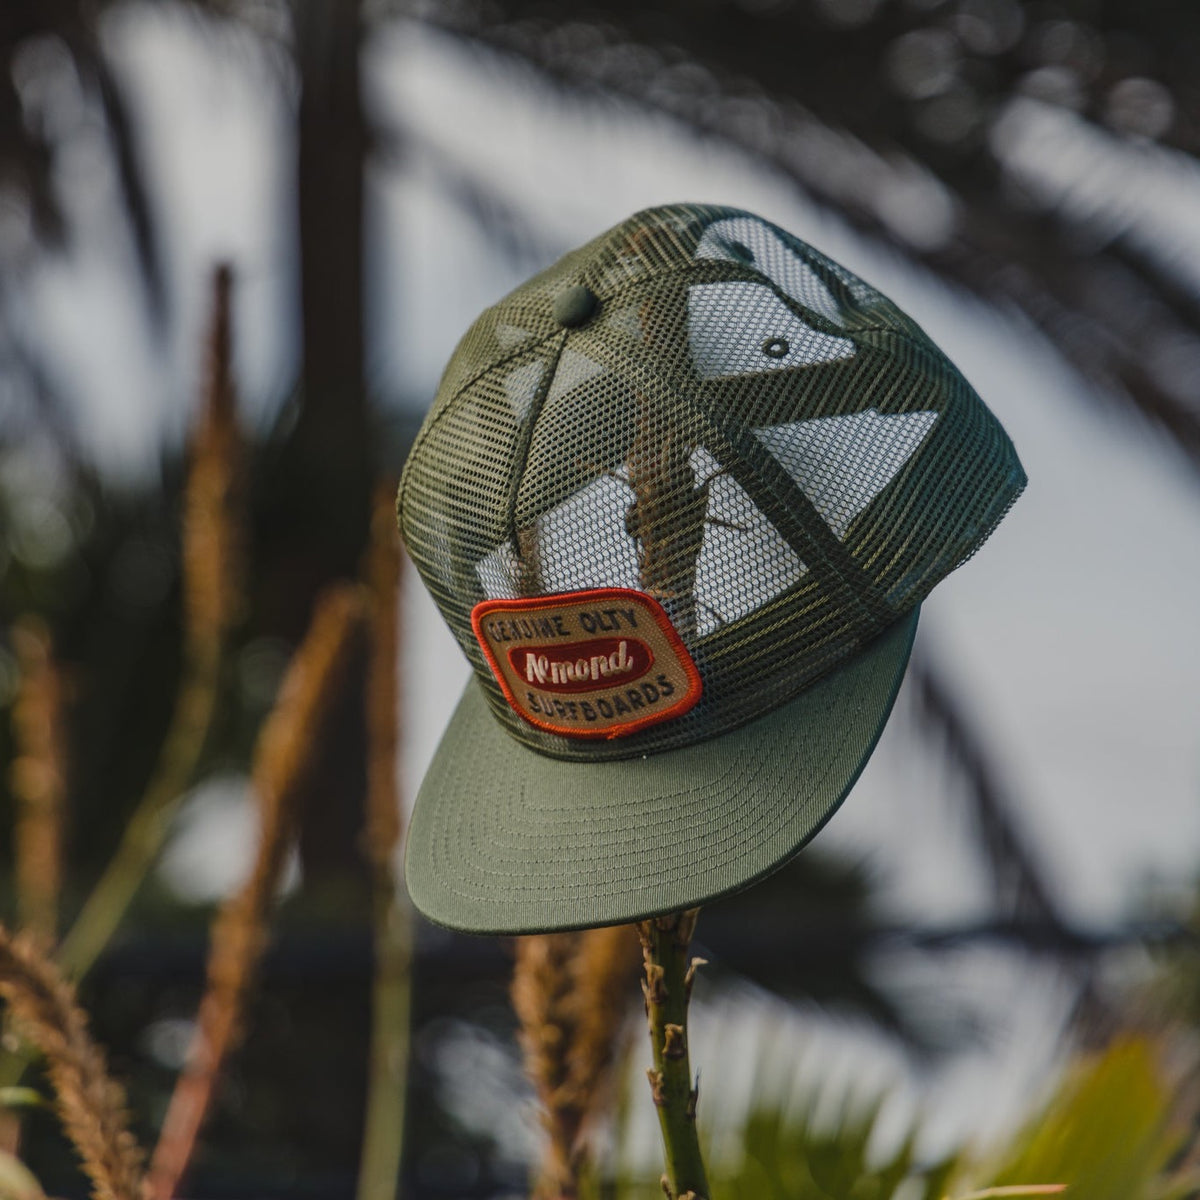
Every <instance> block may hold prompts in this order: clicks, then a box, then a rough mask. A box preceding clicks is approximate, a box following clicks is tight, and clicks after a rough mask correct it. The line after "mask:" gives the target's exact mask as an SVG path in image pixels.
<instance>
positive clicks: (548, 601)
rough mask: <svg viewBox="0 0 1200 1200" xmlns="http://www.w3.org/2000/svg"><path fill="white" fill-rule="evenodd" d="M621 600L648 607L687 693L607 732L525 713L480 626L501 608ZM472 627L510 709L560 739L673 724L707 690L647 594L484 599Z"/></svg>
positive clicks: (610, 591) (606, 736)
mask: <svg viewBox="0 0 1200 1200" xmlns="http://www.w3.org/2000/svg"><path fill="white" fill-rule="evenodd" d="M621 599H625V600H637V601H638V602H639V603H641V604H643V605H645V607H646V609H647V611H648V612H649V613H650V615H651V616H652V617H653V618H654V620H655V623H656V624H657V625H658V627H659V629H660V630H661V631H662V633H663V635H664V636H665V637H666V639H667V642H668V644H669V645H670V647H671V649H672V650H674V651H675V653H676V654H677V655H678V657H679V661H680V663H681V664H682V665H683V669H684V673H685V674H686V675H687V680H688V686H687V691H686V692H684V694H683V695H682V696H681V697H680V698H679V699H678V700H677V701H676V702H675V703H674V704H672V705H671V706H670V708H666V709H664V710H663V711H662V712H657V713H651V714H650V715H649V716H645V717H638V718H636V719H635V720H632V721H620V722H618V723H617V724H615V725H610V726H609V727H608V728H607V729H596V730H586V729H581V730H579V731H578V732H576V731H574V730H565V729H563V728H561V727H560V726H558V725H553V724H551V723H550V722H548V721H539V720H538V719H537V718H536V717H532V716H530V715H529V714H528V713H526V712H525V711H523V710H522V708H521V706H520V704H519V703H518V701H517V699H516V697H515V696H514V695H513V691H512V689H511V688H510V687H509V686H508V680H507V679H505V677H504V672H503V671H502V670H501V669H500V664H499V662H498V661H497V659H496V656H495V655H494V654H493V653H492V648H491V646H489V645H488V643H487V639H486V638H485V637H484V636H483V632H482V630H481V628H480V626H481V625H482V623H483V620H484V618H485V617H487V616H489V615H490V614H491V613H493V612H496V611H497V610H498V609H502V608H503V609H508V610H509V611H516V612H524V611H525V610H527V609H537V608H548V607H553V606H554V605H555V604H573V603H575V602H577V601H578V602H586V601H590V600H621ZM471 628H472V629H473V630H474V632H475V640H476V641H477V642H478V643H479V648H480V649H481V650H482V651H483V656H484V658H486V659H487V662H488V666H490V667H491V669H492V675H493V676H494V677H495V679H496V682H497V683H498V684H499V685H500V690H501V691H502V692H503V693H504V698H505V700H507V701H508V706H509V708H511V709H512V710H513V712H515V713H516V714H517V716H518V717H520V718H521V719H522V720H523V721H525V722H527V723H528V724H530V725H533V726H535V727H536V728H538V729H541V730H544V731H545V732H546V733H554V734H557V735H558V736H559V737H566V738H573V739H578V740H581V741H600V740H603V741H612V740H613V739H614V738H619V737H628V736H629V735H630V734H631V733H637V732H638V731H639V730H641V729H645V728H647V727H648V726H650V725H661V724H662V723H663V722H664V721H671V720H674V718H675V717H681V716H683V714H684V713H685V712H688V711H689V710H690V709H692V708H694V707H695V706H696V704H697V702H698V701H699V700H700V695H701V693H702V692H703V690H704V681H703V680H702V679H701V678H700V672H699V670H698V669H697V667H696V664H695V663H694V662H693V661H692V656H691V655H690V654H689V653H688V649H687V647H686V646H685V645H684V644H683V639H682V638H681V637H680V636H679V633H678V631H677V630H676V628H675V626H674V625H672V624H671V618H670V617H668V616H667V614H666V612H665V611H664V610H663V606H662V605H661V604H659V602H658V601H657V600H655V598H654V597H653V596H651V595H650V594H649V593H648V592H639V591H637V590H635V589H634V588H591V589H590V590H587V591H582V592H556V593H554V594H551V595H545V596H521V597H518V598H517V599H515V600H481V601H480V602H479V603H478V604H476V605H475V607H474V608H473V609H471Z"/></svg>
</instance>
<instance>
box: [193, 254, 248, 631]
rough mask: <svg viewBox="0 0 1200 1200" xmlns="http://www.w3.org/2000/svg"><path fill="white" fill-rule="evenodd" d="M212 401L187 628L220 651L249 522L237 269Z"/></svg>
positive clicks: (217, 339)
mask: <svg viewBox="0 0 1200 1200" xmlns="http://www.w3.org/2000/svg"><path fill="white" fill-rule="evenodd" d="M212 288H213V295H212V305H213V309H212V318H211V327H210V332H209V342H208V366H207V372H206V374H207V380H206V383H205V389H204V406H203V410H202V412H201V415H200V421H199V424H198V426H197V428H196V432H195V434H194V436H193V439H192V447H191V463H190V469H189V471H188V477H187V484H186V486H185V488H184V496H183V608H184V630H185V636H186V638H187V641H188V643H189V648H190V650H191V652H192V653H196V654H201V655H207V654H215V653H217V652H218V650H219V647H220V643H221V641H222V639H223V638H224V636H225V634H226V633H227V632H228V630H229V628H230V626H231V625H232V624H233V623H234V622H235V621H236V619H237V618H238V616H239V615H240V609H241V606H242V586H241V583H242V573H243V571H242V567H243V562H242V560H243V545H242V527H241V523H240V522H239V521H238V520H236V519H235V517H234V514H236V513H239V512H240V511H241V508H242V503H241V501H242V496H241V492H242V485H243V471H244V457H245V451H244V446H243V439H242V434H241V431H240V430H239V428H238V420H237V399H236V393H235V390H234V385H233V345H232V338H233V335H232V313H231V304H230V302H231V296H232V290H233V273H232V271H231V270H230V268H229V267H228V266H227V265H225V264H222V265H221V266H219V267H218V268H217V269H216V271H215V272H214V273H213V283H212Z"/></svg>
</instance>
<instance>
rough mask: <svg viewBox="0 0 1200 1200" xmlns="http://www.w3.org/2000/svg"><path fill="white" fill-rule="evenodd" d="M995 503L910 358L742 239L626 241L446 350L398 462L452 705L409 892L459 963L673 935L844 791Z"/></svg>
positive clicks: (951, 416)
mask: <svg viewBox="0 0 1200 1200" xmlns="http://www.w3.org/2000/svg"><path fill="white" fill-rule="evenodd" d="M1024 484H1025V475H1024V472H1023V471H1022V469H1021V465H1020V462H1019V461H1018V459H1017V456H1016V453H1015V451H1014V449H1013V447H1012V444H1011V442H1010V441H1009V439H1008V437H1007V436H1006V434H1005V433H1004V430H1003V429H1002V428H1001V426H1000V424H999V423H998V422H997V421H996V419H995V417H993V415H992V414H991V413H990V412H989V410H988V409H987V407H986V406H985V405H984V403H983V401H982V400H980V398H979V396H978V395H977V394H976V393H975V392H974V391H973V390H972V388H971V387H970V385H969V384H968V383H967V382H966V380H965V379H964V378H963V376H962V375H961V374H960V373H959V372H958V370H957V369H956V368H955V367H954V366H953V364H951V362H950V361H949V360H948V359H947V358H946V356H945V355H944V354H942V353H941V351H939V350H938V348H937V347H936V346H935V345H934V344H933V343H932V342H931V341H930V339H929V338H928V337H927V336H926V335H925V334H924V333H923V332H922V331H921V329H920V328H919V327H918V326H917V325H916V323H915V322H913V321H912V320H911V319H910V318H909V317H907V316H906V315H905V314H904V313H902V312H901V311H900V310H899V309H898V308H897V307H896V306H895V305H894V304H892V303H891V302H890V301H889V300H887V299H886V298H885V297H884V296H882V295H880V293H879V292H877V291H875V289H874V288H872V287H870V286H868V285H867V284H866V283H864V282H863V281H862V280H861V279H859V278H858V277H857V276H855V275H853V274H852V273H851V272H849V271H847V270H846V269H844V268H843V267H840V266H839V265H838V264H836V263H835V262H833V261H831V260H830V259H829V258H827V257H825V256H824V255H823V254H821V253H820V252H818V251H817V250H814V249H813V248H812V247H811V246H808V245H807V244H805V243H804V242H802V241H800V240H799V239H798V238H796V237H793V236H792V235H791V234H789V233H786V232H785V231H783V230H782V229H779V228H778V227H776V226H775V225H773V224H771V223H770V222H768V221H765V220H763V219H761V218H759V217H756V216H754V215H752V214H750V213H747V212H743V211H740V210H738V209H732V208H719V207H712V206H705V205H695V204H678V205H670V206H667V207H662V208H654V209H649V210H647V211H644V212H640V213H637V214H636V215H635V216H633V217H631V218H630V219H629V220H627V221H625V222H624V223H622V224H621V225H618V226H616V227H615V228H614V229H612V230H610V231H608V232H607V233H604V234H602V235H601V236H600V237H598V238H596V239H595V240H593V241H591V242H589V243H588V244H587V245H585V246H583V247H582V248H581V249H578V250H576V251H574V252H572V253H570V254H568V255H566V256H565V257H564V258H562V259H561V260H560V261H559V262H557V263H556V264H555V265H554V266H552V267H550V268H549V269H548V270H546V271H544V272H542V273H541V274H539V275H537V276H535V277H534V278H533V279H531V280H529V281H528V282H527V283H525V284H523V285H522V286H521V287H519V288H517V289H516V290H515V291H514V292H512V293H511V294H510V295H508V296H507V297H505V298H504V299H503V300H501V301H500V302H499V303H497V304H495V305H493V306H492V307H491V308H489V309H488V310H487V311H486V312H484V313H483V315H482V316H480V317H479V318H478V320H477V321H476V322H475V323H474V325H473V326H472V327H471V328H470V330H468V332H467V333H466V335H465V336H464V337H463V339H462V341H461V342H460V343H459V345H458V348H457V349H456V350H455V352H454V355H453V357H452V358H451V360H450V363H449V365H448V366H447V368H446V371H445V373H444V375H443V377H442V381H441V384H440V387H439V389H438V393H437V397H436V399H435V401H434V404H433V407H432V409H431V411H430V413H429V415H428V417H427V418H426V420H425V422H424V424H423V426H422V427H421V430H420V432H419V433H418V435H417V438H416V440H415V442H414V444H413V448H412V451H411V453H410V455H409V458H408V461H407V463H406V465H405V469H404V473H403V476H402V479H401V482H400V491H399V496H398V500H397V509H398V515H399V521H400V528H401V532H402V534H403V537H404V541H405V543H406V544H407V547H408V550H409V553H410V555H411V556H412V559H413V562H414V563H415V564H416V567H417V569H418V571H419V572H420V574H421V577H422V579H423V581H424V583H425V584H426V586H427V587H428V589H429V591H430V593H431V595H432V597H433V599H434V601H435V602H436V604H437V606H438V608H439V609H440V611H441V614H442V616H443V617H444V619H445V621H446V623H447V625H448V626H449V627H450V630H451V632H452V633H453V635H454V637H455V638H456V639H457V641H458V643H459V645H460V646H461V647H462V650H463V652H464V653H465V655H466V656H467V659H468V660H469V662H470V664H471V667H472V668H473V675H472V677H471V678H470V679H469V680H468V683H467V686H466V690H465V692H464V694H463V696H462V699H461V701H460V703H459V705H458V708H457V710H456V711H455V713H454V715H453V717H452V718H451V721H450V724H449V727H448V728H447V730H446V732H445V735H444V736H443V738H442V741H441V743H440V745H439V746H438V748H437V751H436V753H435V755H434V758H433V761H432V763H431V765H430V767H429V770H428V772H427V773H426V776H425V779H424V782H423V783H422V786H421V788H420V791H419V794H418V796H417V799H416V804H415V808H414V812H413V815H412V820H411V824H410V829H409V835H408V850H407V859H406V875H407V882H408V887H409V890H410V892H411V894H412V898H413V901H414V903H415V904H416V906H417V908H418V909H419V910H420V911H421V912H423V913H424V914H425V915H426V916H428V917H430V918H431V919H432V920H434V921H436V922H439V923H440V924H443V925H447V926H450V927H452V928H456V929H462V930H468V931H473V932H479V933H533V932H542V931H548V930H558V929H572V928H582V927H587V926H594V925H606V924H615V923H618V922H624V921H632V920H636V919H641V918H644V917H648V916H651V915H656V914H660V913H666V912H672V911H676V910H679V909H684V908H691V907H694V906H696V905H699V904H701V903H704V902H707V901H709V900H712V899H715V898H716V897H718V896H721V895H724V894H726V893H729V892H733V891H736V890H738V889H740V888H743V887H746V886H747V885H748V884H750V883H752V882H753V881H754V880H756V879H758V878H760V877H762V876H763V875H766V874H767V873H769V872H770V871H772V870H774V869H776V868H777V867H779V866H781V865H782V864H783V863H784V862H786V861H787V860H788V859H789V858H790V857H791V856H792V855H793V854H794V853H795V852H796V851H797V850H798V849H799V848H800V847H801V846H802V845H804V843H806V842H807V841H808V840H809V839H810V838H811V837H812V836H813V835H814V834H815V833H816V832H817V830H819V829H820V828H821V826H822V825H823V824H824V822H825V821H826V820H827V819H828V818H829V817H830V815H831V814H832V813H833V812H834V811H835V810H836V809H837V807H838V805H839V804H840V803H841V801H842V799H843V798H844V797H845V795H846V793H847V792H848V791H849V790H850V788H851V786H852V785H853V783H854V781H855V779H856V778H857V777H858V774H859V772H860V771H861V770H862V767H863V765H864V763H865V762H866V760H867V758H868V757H869V755H870V753H871V751H872V749H873V748H874V746H875V743H876V741H877V740H878V738H879V735H880V732H881V731H882V728H883V725H884V722H885V721H886V720H887V716H888V713H889V712H890V710H891V706H892V703H893V701H894V699H895V696H896V692H897V690H898V688H899V686H900V681H901V678H902V676H903V674H904V669H905V666H906V664H907V661H908V657H909V652H910V650H911V647H912V641H913V636H914V633H915V630H916V624H917V614H918V609H919V605H920V602H921V600H922V599H923V598H924V597H925V596H926V595H927V594H928V592H929V590H930V589H931V588H932V587H933V586H934V584H936V583H937V582H938V581H939V580H940V579H942V578H943V577H944V576H945V575H946V574H947V573H949V572H950V571H952V570H953V569H954V568H955V567H957V566H959V565H960V564H961V563H962V562H964V561H965V560H966V559H967V558H969V557H970V556H971V554H973V553H974V551H975V550H976V549H977V548H978V547H979V545H980V544H981V543H982V542H983V541H984V539H985V538H987V536H988V535H989V534H990V533H991V531H992V529H993V528H994V527H995V525H996V523H997V522H998V521H999V520H1000V519H1001V517H1002V516H1003V515H1004V513H1005V512H1006V511H1007V509H1008V508H1009V506H1010V505H1011V504H1012V503H1013V501H1014V500H1015V499H1016V498H1017V496H1018V495H1019V494H1020V492H1021V489H1022V488H1023V487H1024Z"/></svg>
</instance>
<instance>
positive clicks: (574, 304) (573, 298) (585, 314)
mask: <svg viewBox="0 0 1200 1200" xmlns="http://www.w3.org/2000/svg"><path fill="white" fill-rule="evenodd" d="M599 304H600V298H599V297H598V296H597V295H596V293H595V292H593V291H592V290H591V288H586V287H584V286H583V285H582V284H576V285H575V286H574V287H569V288H566V289H564V290H563V291H561V292H559V293H558V295H557V296H555V297H554V308H553V310H552V311H553V314H554V319H555V320H556V321H557V322H558V323H559V324H560V325H562V326H564V327H565V328H567V329H574V328H576V327H577V326H579V325H582V324H584V322H585V321H587V320H588V318H589V317H591V315H592V314H593V313H594V312H595V311H596V309H597V308H598V307H599Z"/></svg>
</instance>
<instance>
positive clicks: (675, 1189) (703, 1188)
mask: <svg viewBox="0 0 1200 1200" xmlns="http://www.w3.org/2000/svg"><path fill="white" fill-rule="evenodd" d="M699 913H700V910H699V909H698V908H693V909H689V910H688V911H687V912H683V913H673V914H671V915H670V916H666V917H655V918H653V919H651V920H649V921H642V922H640V923H639V924H638V934H639V935H640V937H641V939H642V958H643V961H644V964H645V971H646V977H645V980H644V981H643V983H642V991H643V993H644V995H645V997H646V1021H647V1024H648V1025H649V1027H650V1044H651V1047H652V1048H653V1051H654V1066H653V1067H652V1068H651V1069H650V1070H649V1071H648V1072H647V1075H648V1077H649V1079H650V1089H651V1092H652V1093H653V1095H654V1106H655V1108H657V1109H658V1122H659V1125H660V1126H661V1127H662V1135H663V1149H664V1152H665V1155H666V1166H667V1171H666V1174H665V1175H664V1176H663V1190H664V1191H666V1192H667V1194H668V1196H669V1197H670V1200H707V1198H708V1196H709V1191H708V1178H707V1176H706V1175H705V1172H704V1160H703V1159H702V1157H701V1155H700V1141H699V1139H698V1137H697V1135H696V1101H697V1099H698V1098H699V1085H698V1084H697V1085H693V1083H692V1068H691V1064H690V1062H689V1059H688V1043H687V1010H688V1000H689V999H690V998H691V994H692V977H693V975H694V974H695V970H696V967H697V965H699V963H700V962H701V961H702V960H700V959H693V960H691V961H690V962H689V960H688V947H689V945H690V944H691V940H692V932H693V931H694V930H695V928H696V918H697V916H699Z"/></svg>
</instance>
